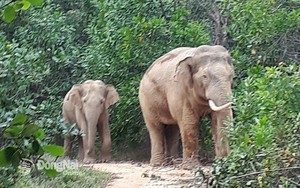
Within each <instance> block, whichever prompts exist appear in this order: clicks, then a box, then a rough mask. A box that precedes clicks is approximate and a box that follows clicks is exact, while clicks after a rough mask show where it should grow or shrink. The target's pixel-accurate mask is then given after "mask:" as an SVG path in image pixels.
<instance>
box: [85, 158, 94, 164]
mask: <svg viewBox="0 0 300 188" xmlns="http://www.w3.org/2000/svg"><path fill="white" fill-rule="evenodd" d="M95 162H96V159H95V158H90V157H89V158H84V159H83V163H84V164H91V163H95Z"/></svg>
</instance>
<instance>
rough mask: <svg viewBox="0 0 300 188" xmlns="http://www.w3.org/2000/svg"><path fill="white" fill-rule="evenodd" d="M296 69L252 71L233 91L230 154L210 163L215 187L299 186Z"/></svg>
mask: <svg viewBox="0 0 300 188" xmlns="http://www.w3.org/2000/svg"><path fill="white" fill-rule="evenodd" d="M299 76H300V69H299V67H297V66H296V65H291V66H289V67H266V68H263V67H261V66H258V67H253V68H252V69H250V70H249V71H248V77H247V78H246V79H245V80H243V81H242V83H241V84H240V86H239V87H238V89H237V91H236V94H235V95H236V101H235V104H236V107H235V112H236V118H235V124H234V125H233V126H230V127H228V134H229V136H230V141H231V145H232V151H231V153H230V155H229V156H228V157H226V158H224V159H220V160H217V161H216V163H215V164H214V175H215V184H216V187H227V186H229V187H243V186H244V185H248V186H250V187H278V186H279V187H297V184H294V183H293V182H299V181H300V177H299V172H300V168H299V164H300V152H299V151H300V136H299V135H300V123H299V122H300V109H299V106H300V95H299V88H300V80H299Z"/></svg>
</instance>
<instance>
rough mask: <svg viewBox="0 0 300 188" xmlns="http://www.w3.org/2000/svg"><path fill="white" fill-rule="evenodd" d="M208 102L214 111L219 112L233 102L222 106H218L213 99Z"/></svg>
mask: <svg viewBox="0 0 300 188" xmlns="http://www.w3.org/2000/svg"><path fill="white" fill-rule="evenodd" d="M208 104H209V107H210V108H211V109H212V110H213V111H216V112H217V111H220V110H223V109H225V108H227V107H229V106H230V105H231V104H232V102H229V103H226V104H224V105H222V106H217V105H216V104H215V103H214V101H213V100H209V101H208Z"/></svg>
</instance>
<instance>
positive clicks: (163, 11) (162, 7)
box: [159, 0, 167, 20]
mask: <svg viewBox="0 0 300 188" xmlns="http://www.w3.org/2000/svg"><path fill="white" fill-rule="evenodd" d="M159 2H160V9H161V12H162V15H163V17H164V18H165V19H166V20H167V15H166V11H165V8H164V4H163V2H162V0H159Z"/></svg>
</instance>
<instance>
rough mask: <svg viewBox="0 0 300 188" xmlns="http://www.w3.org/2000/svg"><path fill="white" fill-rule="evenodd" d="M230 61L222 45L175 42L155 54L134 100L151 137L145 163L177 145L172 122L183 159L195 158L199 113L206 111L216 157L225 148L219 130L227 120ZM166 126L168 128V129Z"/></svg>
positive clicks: (159, 159)
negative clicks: (166, 50)
mask: <svg viewBox="0 0 300 188" xmlns="http://www.w3.org/2000/svg"><path fill="white" fill-rule="evenodd" d="M233 74H234V71H233V65H232V63H231V57H230V55H229V53H228V51H227V50H226V49H225V48H224V47H222V46H219V45H217V46H208V45H203V46H199V47H196V48H189V47H180V48H176V49H174V50H172V51H170V52H169V53H167V54H165V55H163V56H162V57H160V58H158V59H157V60H156V61H155V62H154V63H153V64H152V65H151V66H150V67H149V69H148V70H147V71H146V73H145V74H144V76H143V78H142V80H141V82H140V89H139V100H140V105H141V109H142V112H143V116H144V120H145V123H146V127H147V129H148V131H149V134H150V139H151V161H150V163H151V165H152V166H158V165H161V164H162V162H163V161H164V158H165V154H166V155H172V154H173V152H174V148H175V149H176V147H174V144H175V145H176V144H177V131H176V126H175V125H178V127H179V131H180V135H181V140H182V147H183V163H184V164H185V165H184V166H186V167H188V166H190V165H191V164H195V163H198V160H197V158H196V157H197V155H198V128H197V124H198V122H199V120H200V118H202V117H204V116H206V115H210V116H211V129H212V134H213V139H214V142H215V153H216V157H223V156H226V155H227V154H228V153H229V144H228V139H227V137H226V135H225V134H223V132H222V129H223V127H224V125H225V120H227V119H228V120H230V121H231V120H232V110H231V108H230V107H231V104H232V103H231V102H230V97H229V95H230V93H231V84H232V78H233ZM172 126H173V127H174V128H172Z"/></svg>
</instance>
